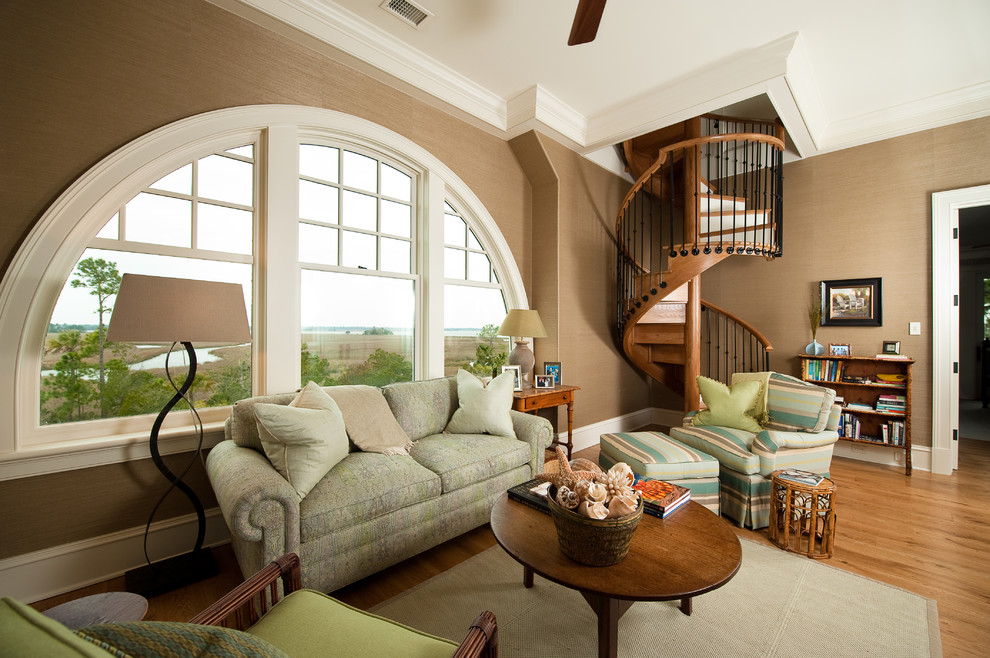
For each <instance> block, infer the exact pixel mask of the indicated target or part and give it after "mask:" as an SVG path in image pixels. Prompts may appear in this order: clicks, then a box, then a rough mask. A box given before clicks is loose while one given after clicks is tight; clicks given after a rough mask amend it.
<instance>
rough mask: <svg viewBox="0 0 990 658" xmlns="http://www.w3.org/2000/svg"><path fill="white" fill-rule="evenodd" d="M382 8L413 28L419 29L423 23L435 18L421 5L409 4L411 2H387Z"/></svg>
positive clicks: (390, 0) (393, 0)
mask: <svg viewBox="0 0 990 658" xmlns="http://www.w3.org/2000/svg"><path fill="white" fill-rule="evenodd" d="M380 7H381V8H382V9H384V10H385V11H387V12H388V13H390V14H391V15H393V16H395V17H396V18H398V19H401V20H402V22H404V23H408V24H409V25H412V26H413V27H419V26H420V25H422V24H423V21H425V20H426V19H427V18H430V17H431V16H433V14H431V13H430V12H428V11H426V10H425V9H423V8H422V7H420V6H419V5H415V4H413V3H411V2H409V0H385V2H383V3H382V4H381V5H380Z"/></svg>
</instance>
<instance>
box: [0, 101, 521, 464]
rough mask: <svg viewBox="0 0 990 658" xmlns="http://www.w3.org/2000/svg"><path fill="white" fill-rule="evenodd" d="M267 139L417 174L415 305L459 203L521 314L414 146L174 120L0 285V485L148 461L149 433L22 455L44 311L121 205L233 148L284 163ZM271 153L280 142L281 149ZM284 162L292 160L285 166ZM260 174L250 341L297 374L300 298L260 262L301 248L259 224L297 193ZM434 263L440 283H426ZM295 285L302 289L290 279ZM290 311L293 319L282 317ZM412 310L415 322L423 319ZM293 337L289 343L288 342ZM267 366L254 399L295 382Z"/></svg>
mask: <svg viewBox="0 0 990 658" xmlns="http://www.w3.org/2000/svg"><path fill="white" fill-rule="evenodd" d="M272 131H281V132H282V133H283V135H285V134H286V133H287V131H293V133H295V134H296V135H298V136H305V135H306V134H308V133H312V132H316V131H319V132H330V133H333V134H334V135H335V136H337V137H338V138H341V139H345V140H349V141H350V140H352V141H353V142H354V143H355V144H360V145H363V146H365V147H368V148H372V149H375V150H379V151H381V152H382V153H384V154H387V155H389V156H390V157H395V158H396V159H397V160H399V161H402V162H404V163H407V164H408V165H409V166H410V167H412V168H414V169H417V170H419V171H420V172H423V173H422V185H423V188H421V193H420V194H419V197H418V198H419V201H418V203H419V204H427V207H428V208H429V210H430V214H429V217H428V218H427V220H426V221H424V222H421V223H420V229H419V230H420V234H419V235H418V236H417V239H419V240H425V242H424V244H426V245H427V248H426V249H422V250H420V253H421V254H427V255H426V256H425V258H426V259H427V261H428V262H427V263H426V266H428V267H429V268H430V271H429V277H428V280H430V281H433V282H435V283H434V284H433V290H428V289H426V287H425V286H421V287H422V288H423V289H422V290H420V291H419V294H418V295H417V297H418V299H419V302H418V303H420V304H425V303H426V301H427V300H428V299H429V298H428V297H427V296H428V295H437V294H439V295H441V298H442V288H443V276H442V262H443V259H442V249H443V240H442V237H441V238H439V239H437V240H429V239H428V238H429V236H430V235H431V234H432V235H440V236H442V228H440V230H439V231H438V228H437V227H442V223H443V200H444V199H445V198H451V199H455V200H456V201H457V203H458V204H459V206H458V207H459V208H460V209H462V212H463V213H464V218H465V221H468V222H469V224H470V226H471V228H472V230H474V231H475V233H476V234H477V235H478V238H479V239H480V240H481V241H482V244H484V245H486V248H487V249H488V255H489V257H490V258H491V260H492V266H493V267H495V268H496V271H497V272H499V274H500V275H501V279H502V280H501V283H502V290H503V294H504V296H505V300H506V304H507V305H508V306H509V307H510V308H526V307H528V301H527V297H526V292H525V288H524V286H523V283H522V278H521V276H520V274H519V270H518V268H517V267H516V264H515V261H514V260H513V258H512V255H511V251H510V249H509V246H508V244H507V243H506V241H505V238H504V237H503V236H502V234H501V232H500V231H499V228H498V225H497V224H496V223H495V220H494V218H493V217H492V216H491V214H490V213H489V212H488V210H487V209H486V208H485V206H484V204H482V202H481V200H480V199H478V197H477V196H476V195H475V194H474V193H473V192H472V191H471V190H470V188H469V187H468V186H467V185H466V184H465V183H464V182H463V181H462V180H460V178H458V177H457V175H456V174H454V172H453V171H452V170H451V169H450V168H449V167H447V166H446V165H444V164H443V162H441V161H440V160H439V159H438V158H436V157H435V156H434V155H432V154H431V153H429V152H428V151H426V150H425V149H423V148H422V147H420V146H419V145H417V144H416V143H414V142H413V141H411V140H409V139H407V138H405V137H403V136H401V135H399V134H398V133H395V132H393V131H391V130H389V129H387V128H384V127H382V126H379V125H377V124H374V123H372V122H370V121H367V120H364V119H361V118H358V117H354V116H350V115H346V114H341V113H339V112H335V111H332V110H325V109H320V108H312V107H303V106H293V105H255V106H245V107H237V108H230V109H224V110H217V111H213V112H208V113H205V114H201V115H197V116H194V117H190V118H187V119H182V120H180V121H177V122H175V123H172V124H169V125H167V126H164V127H162V128H159V129H157V130H155V131H153V132H151V133H148V134H147V135H144V136H142V137H140V138H138V139H136V140H134V141H133V142H131V143H129V144H127V145H125V146H124V147H122V148H120V149H119V150H117V151H116V152H114V153H113V154H111V155H109V156H107V157H106V158H105V159H104V160H102V161H101V162H99V163H98V164H97V165H95V166H94V167H92V168H91V169H90V170H88V171H86V172H85V173H84V174H83V175H82V176H80V177H79V179H77V180H76V181H75V182H74V183H73V184H72V185H71V186H70V187H69V188H68V189H67V190H66V191H65V192H64V193H63V194H62V195H61V196H59V198H58V199H57V200H56V201H55V203H53V204H52V205H51V207H49V209H48V210H47V211H46V212H45V213H44V215H42V217H41V219H40V220H39V221H38V222H37V223H36V224H35V225H34V227H33V228H32V230H31V232H30V233H29V234H28V236H27V238H26V239H25V240H24V242H23V243H22V245H21V247H20V248H19V249H18V251H17V253H16V254H15V255H14V258H13V260H12V261H11V264H10V267H9V268H8V269H7V271H6V272H5V273H4V276H3V280H2V281H0V344H2V345H10V346H15V348H14V349H7V350H2V351H0V480H5V479H12V478H18V477H27V476H31V475H39V474H42V473H49V472H56V471H62V470H69V469H72V468H82V467H90V466H96V465H99V464H106V463H114V462H119V461H127V460H131V459H142V458H147V457H148V456H149V453H148V447H147V439H146V437H147V432H146V431H144V430H139V429H135V430H134V431H128V432H127V433H126V434H114V435H112V436H103V437H89V438H86V439H83V440H68V441H63V442H59V443H43V444H36V445H29V442H28V441H25V437H26V436H30V435H31V434H32V433H36V432H37V431H38V427H39V420H40V413H39V410H38V408H37V404H38V389H39V385H40V384H39V382H38V377H37V373H38V372H40V358H41V350H42V347H43V341H44V336H45V329H46V327H47V323H48V321H49V320H50V318H51V312H52V308H53V306H54V304H55V301H56V300H57V299H58V295H59V292H60V291H61V289H62V286H63V285H64V283H65V281H66V279H67V277H68V276H69V275H70V273H71V271H72V268H73V267H74V266H75V263H76V261H77V260H78V258H79V256H80V254H81V253H82V251H83V250H84V248H85V246H86V245H88V244H89V242H90V241H91V240H92V239H93V236H95V235H96V233H97V232H98V231H99V230H100V229H101V228H102V226H103V223H104V222H105V221H106V219H107V218H108V217H110V216H112V215H113V213H114V212H116V209H117V208H118V207H119V206H120V205H122V203H123V202H124V201H126V199H122V198H121V197H122V196H123V195H125V194H127V193H128V192H133V190H135V189H139V188H140V187H142V186H144V185H146V184H147V182H148V181H150V180H157V179H158V178H160V177H162V176H164V175H166V174H168V173H170V172H171V171H173V170H174V169H175V168H176V167H178V166H181V165H183V164H185V163H186V161H188V160H191V159H192V158H194V157H195V156H196V155H197V154H199V153H201V152H203V151H204V150H206V149H211V148H212V149H216V148H220V147H222V146H229V144H230V143H231V141H233V140H235V139H237V140H241V142H243V143H247V142H254V143H256V144H258V145H259V148H260V149H264V150H265V151H266V154H265V155H266V157H264V158H262V157H258V158H257V160H256V161H259V162H261V161H264V162H269V163H270V162H271V159H272V158H273V157H275V159H278V158H285V157H290V154H289V153H287V152H285V153H282V154H280V155H279V154H273V153H271V152H270V144H269V140H268V139H267V136H268V135H269V134H271V133H272ZM278 143H279V144H285V143H286V142H285V140H278ZM293 150H297V149H293ZM291 157H297V156H296V155H295V154H292V155H291ZM283 161H284V160H283ZM265 169H266V171H265V172H264V173H262V174H261V175H262V176H263V177H265V176H267V177H268V178H267V180H266V181H265V184H264V185H263V187H264V188H265V189H268V190H269V192H268V194H267V195H266V196H263V197H261V198H260V199H259V214H260V215H261V222H260V224H261V227H260V229H259V230H258V231H257V233H256V235H257V238H256V240H255V243H256V247H255V250H256V254H255V255H256V258H258V259H259V264H260V266H259V267H258V268H257V269H256V271H258V272H261V273H265V276H264V277H262V276H256V277H255V284H254V287H255V290H254V300H255V302H254V305H255V308H254V314H255V322H254V323H253V326H255V327H258V329H259V330H258V331H257V332H256V336H255V342H256V344H257V347H256V350H255V351H256V352H260V351H262V350H263V351H264V353H265V354H266V358H267V359H268V361H267V362H278V361H276V359H287V360H288V361H284V362H288V363H294V364H295V366H294V367H295V369H296V370H298V367H299V364H298V361H299V359H298V353H297V352H298V344H299V336H298V333H299V328H298V317H299V313H298V308H299V299H298V281H294V282H292V285H291V286H289V287H288V289H291V290H295V291H296V295H294V296H293V295H285V290H286V289H287V288H286V287H285V282H280V281H277V280H273V277H272V275H271V272H270V271H269V270H268V268H265V267H264V262H265V260H266V259H267V258H271V257H273V254H272V253H270V251H271V249H272V248H274V251H275V252H277V255H278V256H280V257H282V256H287V255H288V254H289V253H290V252H291V253H293V254H296V255H295V257H294V258H293V260H294V261H297V260H298V256H297V253H296V252H297V251H298V244H292V245H290V244H289V243H290V242H292V243H295V239H294V237H293V238H292V239H285V240H283V241H282V243H281V244H279V243H277V242H275V244H274V247H273V244H272V243H273V242H274V238H275V236H274V235H270V234H268V233H267V232H265V227H266V226H267V223H266V221H265V220H264V218H265V217H267V212H268V209H269V207H270V204H271V199H270V196H271V194H272V187H273V186H274V189H275V190H278V189H279V186H285V185H291V187H292V189H293V190H294V189H295V187H296V186H297V184H298V183H297V181H296V176H295V171H294V169H293V170H292V172H291V173H292V176H291V182H290V181H289V176H288V175H286V176H285V180H273V179H272V178H271V177H272V176H276V177H277V176H280V175H279V174H278V173H274V172H278V171H279V170H278V169H275V168H273V167H271V166H268V167H266V168H265ZM293 194H294V192H293ZM283 207H284V206H283ZM437 222H439V224H438V223H437ZM271 233H276V231H272V232H271ZM437 249H439V251H440V252H441V256H440V257H436V256H435V254H434V252H435V251H436V250H437ZM427 252H428V253H427ZM438 263H439V264H440V265H439V266H440V268H441V275H440V276H438V277H436V278H433V277H434V269H435V268H436V267H437V264H438ZM422 266H423V264H422V263H421V268H420V271H421V272H425V271H426V270H425V269H423V267H422ZM293 276H296V277H298V269H296V270H295V274H294V275H293ZM259 279H264V280H259ZM422 280H424V279H421V281H422ZM268 291H273V292H274V291H277V292H278V294H268ZM293 297H294V298H293ZM287 308H288V309H294V310H295V312H293V313H286V310H287ZM429 308H431V309H433V311H436V309H438V308H440V309H442V304H430V305H429ZM419 310H420V311H421V312H422V310H423V307H422V306H421V307H419ZM259 318H267V321H261V322H259V321H258V319H259ZM278 318H283V320H282V321H281V323H280V324H276V320H277V319H278ZM441 318H442V312H441ZM425 320H426V321H428V322H430V325H429V326H432V327H442V326H443V322H442V319H441V321H440V322H439V324H434V322H436V318H435V317H433V315H432V314H431V317H430V318H425ZM289 323H293V324H294V327H290V326H289ZM421 333H424V334H425V333H427V332H421ZM432 333H433V334H438V336H422V337H421V338H420V345H419V347H420V352H419V354H420V356H418V359H422V361H420V362H419V363H417V365H418V366H419V368H420V369H419V370H418V372H422V373H423V376H424V377H438V376H442V375H443V356H442V348H443V335H442V331H440V332H437V331H435V330H434V331H433V332H432ZM292 334H296V336H295V340H294V341H293V340H292ZM259 341H260V342H259ZM267 362H266V361H261V362H260V363H257V364H255V368H254V371H255V374H254V377H255V386H256V390H257V391H258V392H259V393H263V392H265V391H277V390H291V389H292V388H295V387H296V385H297V383H298V372H296V373H295V379H294V380H293V379H292V374H291V372H289V373H288V374H286V373H287V372H288V371H287V370H285V369H283V370H282V371H280V372H281V374H278V373H276V372H274V371H272V370H271V369H267V368H266V367H265V364H266V363H267ZM32 380H33V385H32ZM207 411H211V410H207ZM212 411H214V412H216V413H215V414H214V415H215V417H207V418H204V420H205V421H207V423H208V425H207V434H208V438H209V442H210V443H215V441H216V440H217V439H218V438H219V435H220V431H219V430H220V427H221V423H222V418H223V417H225V416H226V414H227V413H229V412H227V411H226V410H225V409H224V408H221V409H217V410H212ZM180 421H181V418H177V420H176V426H173V427H171V428H167V429H166V430H165V431H164V432H163V435H162V436H163V441H162V445H161V447H162V452H163V453H165V454H168V453H170V452H180V451H184V450H188V449H190V448H191V447H193V446H194V443H192V444H191V443H190V441H191V435H192V432H191V430H190V428H189V427H188V426H186V427H183V426H182V425H181V422H180ZM210 421H212V422H210Z"/></svg>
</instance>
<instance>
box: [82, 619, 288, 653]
mask: <svg viewBox="0 0 990 658" xmlns="http://www.w3.org/2000/svg"><path fill="white" fill-rule="evenodd" d="M76 634H77V635H79V636H80V637H82V638H84V639H86V640H88V641H89V642H92V643H93V644H96V645H97V646H99V647H101V648H103V649H104V650H106V651H108V652H109V653H110V654H111V655H114V656H188V657H189V658H207V657H210V658H230V657H231V656H257V657H258V658H264V657H266V656H271V657H272V658H284V657H285V655H286V654H285V653H284V652H282V651H281V650H280V649H278V648H277V647H275V646H274V645H272V644H271V643H270V642H268V641H266V640H263V639H261V638H260V637H255V636H253V635H250V634H248V633H245V632H243V631H237V630H234V629H232V628H222V627H218V626H200V625H198V624H188V623H185V622H173V621H134V622H121V623H117V624H99V625H97V626H87V627H86V628H81V629H79V630H78V631H76Z"/></svg>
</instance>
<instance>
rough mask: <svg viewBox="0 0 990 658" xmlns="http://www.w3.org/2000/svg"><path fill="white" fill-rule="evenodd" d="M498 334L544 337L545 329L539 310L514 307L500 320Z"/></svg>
mask: <svg viewBox="0 0 990 658" xmlns="http://www.w3.org/2000/svg"><path fill="white" fill-rule="evenodd" d="M498 335H499V336H510V337H511V336H529V337H531V338H546V337H547V330H546V328H545V327H544V326H543V321H542V320H541V319H540V313H539V311H534V310H530V309H525V308H514V309H511V310H510V311H509V313H508V315H506V316H505V319H504V320H502V326H501V327H499V328H498Z"/></svg>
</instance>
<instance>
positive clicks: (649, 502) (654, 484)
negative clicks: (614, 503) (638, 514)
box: [633, 479, 691, 519]
mask: <svg viewBox="0 0 990 658" xmlns="http://www.w3.org/2000/svg"><path fill="white" fill-rule="evenodd" d="M633 489H635V490H636V491H638V492H639V493H640V496H642V498H643V513H644V514H650V515H652V516H656V517H659V518H661V519H665V518H667V517H668V516H670V515H671V514H673V513H674V512H675V511H677V510H679V509H680V508H681V507H683V506H685V505H687V502H688V501H689V500H691V490H690V489H687V488H685V487H682V486H680V485H678V484H673V483H672V482H664V481H663V480H645V479H642V480H637V481H636V483H635V484H633Z"/></svg>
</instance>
